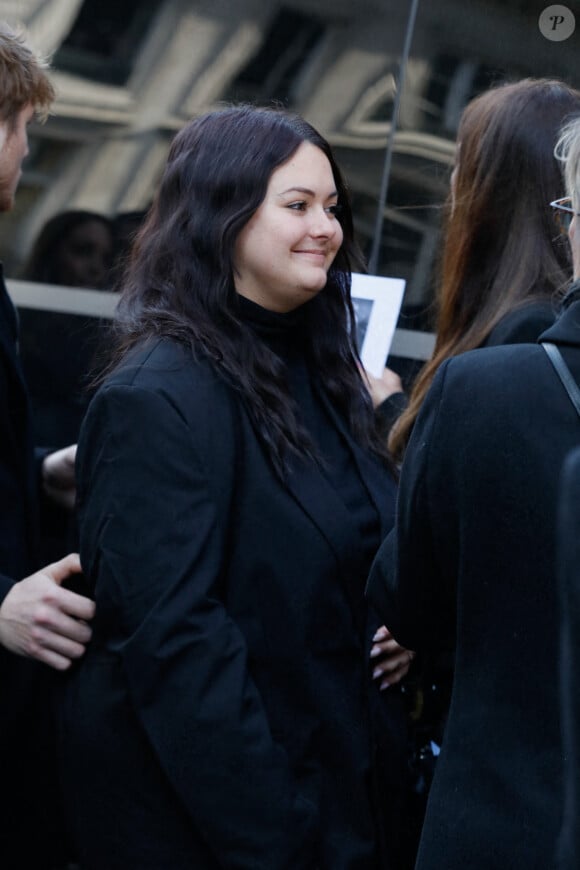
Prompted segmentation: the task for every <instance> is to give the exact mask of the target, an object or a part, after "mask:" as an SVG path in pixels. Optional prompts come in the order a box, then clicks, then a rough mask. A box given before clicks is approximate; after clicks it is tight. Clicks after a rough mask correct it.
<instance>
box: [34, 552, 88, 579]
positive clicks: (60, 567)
mask: <svg viewBox="0 0 580 870" xmlns="http://www.w3.org/2000/svg"><path fill="white" fill-rule="evenodd" d="M81 571H82V568H81V560H80V557H79V554H78V553H69V555H68V556H65V557H64V559H60V560H59V561H58V562H52V564H50V565H47V566H46V568H45V569H44V570H43V572H42V573H43V574H48V576H49V577H52V579H53V580H54V581H55V582H56V583H62V582H63V581H64V580H66V579H67V578H68V577H70V576H71V574H80V572H81Z"/></svg>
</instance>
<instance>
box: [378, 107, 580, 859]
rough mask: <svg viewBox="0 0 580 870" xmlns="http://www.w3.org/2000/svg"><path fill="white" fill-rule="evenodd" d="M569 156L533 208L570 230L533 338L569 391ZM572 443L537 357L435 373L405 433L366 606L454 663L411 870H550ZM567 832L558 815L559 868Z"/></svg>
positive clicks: (579, 184)
mask: <svg viewBox="0 0 580 870" xmlns="http://www.w3.org/2000/svg"><path fill="white" fill-rule="evenodd" d="M579 142H580V123H579V121H578V120H576V121H574V122H571V123H570V124H569V126H568V128H567V131H566V132H565V133H564V134H563V136H562V138H561V140H560V144H559V147H558V151H557V153H558V154H560V155H561V157H562V159H563V161H564V162H565V164H566V178H567V184H568V192H569V194H570V196H571V201H568V202H562V201H561V200H560V201H557V202H547V203H546V208H552V209H553V210H554V211H555V212H557V213H558V214H561V215H563V216H568V218H570V217H571V218H572V223H571V224H570V241H571V243H572V246H571V250H572V257H573V267H574V269H573V274H574V278H575V279H576V281H575V283H574V284H573V285H572V287H571V288H570V290H569V291H568V293H567V294H566V296H565V298H564V300H563V301H562V312H561V314H560V316H559V317H558V319H557V320H556V321H555V323H554V324H553V325H552V326H551V327H550V328H549V329H547V330H546V331H545V332H544V333H543V336H542V342H545V343H547V344H551V345H552V351H554V350H556V352H559V353H560V355H561V357H562V358H563V360H564V363H565V364H566V365H567V367H568V368H569V370H570V372H569V377H570V379H571V380H572V381H575V382H576V384H578V383H579V382H580V301H579V299H580V293H579V290H580V286H579V284H578V279H579V278H580V245H579V241H580V235H579V233H578V220H579V215H580V173H579V171H578V157H579V155H580V148H579V147H578V143H579ZM579 432H580V421H579V419H578V413H577V410H576V408H575V407H574V405H573V404H572V402H571V401H570V398H569V396H568V394H567V392H566V390H565V389H564V387H563V385H562V382H561V381H560V379H559V378H558V376H557V374H556V372H555V370H554V367H553V365H552V362H551V360H550V359H549V358H548V354H547V353H546V352H545V350H544V348H543V347H542V346H541V344H540V343H533V344H532V343H529V344H511V345H504V346H501V347H490V348H484V349H480V350H474V351H472V352H470V353H465V354H461V355H460V356H457V357H453V358H451V359H447V360H446V361H445V362H443V363H442V365H441V366H440V369H439V371H438V372H437V375H436V376H435V378H434V380H433V384H432V386H431V388H430V390H429V392H428V394H427V396H426V397H425V401H424V402H423V405H422V407H421V410H420V412H419V415H418V417H417V420H416V423H415V425H414V427H413V432H412V435H411V438H410V441H409V445H408V447H407V450H406V453H405V460H404V462H403V466H402V469H401V480H400V489H399V495H398V499H397V520H396V525H395V529H394V531H393V533H391V534H390V535H389V536H388V537H387V539H386V540H385V542H384V543H383V544H382V545H381V548H380V550H379V553H378V555H377V558H376V559H375V562H374V565H373V569H372V571H371V575H370V580H369V594H370V596H371V598H372V600H373V601H374V602H375V604H376V606H377V607H378V608H379V612H380V613H381V614H382V615H383V618H384V619H385V622H386V624H387V625H388V627H389V629H390V630H391V631H392V633H393V635H394V637H395V638H396V639H397V640H398V641H399V643H402V644H405V645H406V646H409V647H411V648H413V649H417V650H418V651H422V652H424V653H425V654H426V655H428V656H431V655H433V654H434V653H436V652H438V651H440V650H442V649H443V650H446V649H450V648H452V649H453V653H454V676H453V689H452V696H451V705H450V708H449V718H448V721H447V725H446V729H445V737H444V740H443V746H442V749H441V755H440V757H439V759H438V761H437V766H436V769H435V777H434V780H433V786H432V788H431V792H430V795H429V801H428V804H427V813H426V817H425V824H424V828H423V832H422V836H421V844H420V848H419V855H418V860H417V870H441V868H442V867H445V870H464V868H469V870H489V868H491V867H493V868H502V870H503V868H514V870H515V868H518V870H519V868H532V867H533V868H544V867H552V866H555V865H554V857H555V850H556V839H557V836H558V831H559V829H560V826H561V822H562V781H563V774H564V773H565V772H566V776H568V771H566V766H568V767H572V768H573V765H571V764H570V760H569V759H568V758H567V757H566V755H565V751H564V749H565V748H566V749H567V748H570V745H569V743H567V744H566V746H565V747H564V745H563V743H562V733H561V732H562V727H561V725H562V723H561V717H560V709H559V674H558V656H559V627H560V609H559V603H558V577H557V563H556V556H557V546H556V543H557V539H556V529H557V512H558V504H559V498H560V488H559V481H560V472H561V468H562V465H563V463H564V460H565V458H566V457H567V456H568V454H569V452H570V450H571V449H572V448H573V447H576V446H577V444H578V434H579ZM576 691H577V686H574V692H576ZM566 724H567V728H569V721H567V723H566ZM566 736H567V738H569V731H568V730H567V732H566ZM572 806H573V805H571V804H568V807H567V809H568V810H570V809H571V807H572ZM573 825H574V820H573V819H571V818H570V816H567V818H566V825H565V828H564V840H563V843H562V845H563V848H564V849H565V852H566V855H567V859H566V860H569V858H570V851H569V850H570V848H571V846H573V842H574V840H573V838H574V837H575V831H574V828H573ZM577 864H578V855H577V854H576V855H574V862H573V866H574V867H576V866H577ZM562 866H569V865H567V864H566V865H562Z"/></svg>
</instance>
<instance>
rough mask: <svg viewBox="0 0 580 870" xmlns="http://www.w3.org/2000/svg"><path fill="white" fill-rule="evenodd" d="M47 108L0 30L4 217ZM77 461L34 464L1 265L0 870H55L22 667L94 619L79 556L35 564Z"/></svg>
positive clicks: (54, 660)
mask: <svg viewBox="0 0 580 870" xmlns="http://www.w3.org/2000/svg"><path fill="white" fill-rule="evenodd" d="M53 99H54V88H53V86H52V84H51V82H50V79H49V78H48V75H47V67H46V64H45V63H44V62H43V61H42V60H40V59H39V58H38V57H37V56H36V55H35V54H34V52H33V51H32V49H31V48H30V47H29V46H28V44H27V43H26V41H25V39H24V37H23V36H22V35H21V34H19V33H17V32H15V31H14V30H12V29H11V28H10V27H8V25H6V24H3V23H0V211H9V210H10V209H11V208H12V205H13V203H14V195H15V192H16V188H17V186H18V181H19V179H20V176H21V164H22V161H23V159H24V158H25V157H26V155H27V153H28V136H27V125H28V123H29V122H30V121H31V120H32V119H33V118H34V117H35V116H36V117H41V118H42V117H45V116H46V114H47V112H48V109H49V107H50V105H51V103H52V101H53ZM74 456H75V448H74V447H72V448H66V449H64V450H59V451H57V452H55V453H46V452H41V453H39V454H38V456H37V457H36V458H35V455H34V451H33V446H32V434H31V419H30V410H29V400H28V394H27V391H26V386H25V383H24V378H23V374H22V368H21V365H20V359H19V356H18V323H17V317H16V312H15V310H14V306H13V304H12V302H11V300H10V298H9V296H8V293H7V291H6V287H5V285H4V280H3V277H2V273H1V266H0V492H1V494H2V506H1V509H0V647H1V648H0V745H1V746H2V751H3V761H2V789H3V793H4V795H5V800H4V802H3V805H2V813H1V814H0V855H1V856H2V867H3V868H4V870H9V868H13V867H14V868H16V867H17V868H19V870H27V868H38V867H41V866H42V867H47V866H51V865H50V864H49V862H50V855H51V843H50V842H49V839H48V838H49V834H50V830H52V824H53V820H52V819H51V818H50V814H51V811H52V807H53V806H54V803H55V800H54V794H53V793H51V794H50V798H49V797H48V796H47V793H46V792H43V788H46V782H45V781H44V777H45V770H44V765H45V763H46V761H47V757H48V756H49V755H50V747H49V745H48V742H47V739H48V738H47V731H46V730H45V726H46V723H45V719H44V714H45V712H46V690H47V686H48V683H47V676H46V673H43V672H41V669H40V668H39V667H38V666H36V664H35V663H33V662H29V661H26V660H25V658H33V659H37V660H38V661H40V662H42V663H43V664H45V665H49V666H51V667H52V668H56V669H57V670H64V669H66V668H68V667H69V666H70V664H71V662H72V661H73V659H76V658H78V657H79V656H80V655H82V653H83V652H84V648H85V647H84V645H85V644H86V643H87V641H88V640H89V639H90V636H91V630H90V628H89V626H88V625H87V620H89V619H90V618H91V617H92V615H93V612H94V604H93V602H91V601H89V600H88V599H86V598H84V597H83V596H80V595H77V594H76V593H74V592H73V591H71V590H70V589H65V588H62V586H61V584H62V583H64V582H65V581H66V580H69V579H70V578H71V577H72V576H73V575H74V574H78V572H79V571H80V563H79V558H78V556H77V555H76V554H71V555H69V556H68V557H66V558H64V559H62V560H60V561H59V562H57V563H55V564H52V565H49V566H47V567H46V568H43V569H40V570H39V565H38V562H37V559H36V557H35V550H36V543H37V539H38V535H37V532H38V529H37V502H38V497H39V489H42V490H43V491H44V494H45V495H47V496H49V497H53V498H54V499H55V500H56V501H58V502H60V503H61V504H68V505H71V506H72V501H73V499H74ZM22 578H24V579H22ZM15 580H18V582H15ZM14 653H16V654H17V655H12V654H14ZM49 787H50V786H49ZM47 791H48V788H47ZM49 829H50V830H49ZM31 832H32V834H33V836H30V834H31Z"/></svg>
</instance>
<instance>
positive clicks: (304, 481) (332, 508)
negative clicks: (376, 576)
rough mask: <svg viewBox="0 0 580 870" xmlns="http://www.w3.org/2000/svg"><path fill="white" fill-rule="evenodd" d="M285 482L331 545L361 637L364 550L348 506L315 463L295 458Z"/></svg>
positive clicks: (362, 631)
mask: <svg viewBox="0 0 580 870" xmlns="http://www.w3.org/2000/svg"><path fill="white" fill-rule="evenodd" d="M286 486H287V487H288V490H289V491H290V493H291V495H292V496H293V498H294V499H295V500H296V501H297V502H298V504H299V505H300V507H301V508H302V510H303V511H304V512H305V513H306V514H307V515H308V516H309V518H310V520H311V521H312V522H313V523H314V525H315V526H316V527H317V528H318V530H319V532H320V533H321V534H322V535H323V536H324V538H325V539H326V542H327V543H328V545H329V546H330V548H331V549H332V551H333V553H334V555H335V557H336V563H337V568H338V572H337V573H338V577H339V580H340V583H341V585H342V587H343V589H344V592H345V595H346V597H347V599H348V602H349V605H350V610H351V613H352V617H353V621H354V625H355V627H356V629H357V631H358V633H359V636H360V637H361V638H362V637H363V636H364V627H365V626H364V614H363V607H362V606H361V603H362V600H363V590H362V589H361V587H360V573H361V565H362V560H363V551H362V544H361V540H360V535H359V532H358V530H357V529H356V528H354V526H353V522H352V518H351V516H350V514H349V512H348V510H347V509H346V508H345V506H344V504H343V503H342V501H341V500H340V498H339V497H338V495H337V493H336V491H335V490H334V488H333V487H332V486H331V484H330V483H329V482H328V481H327V480H326V478H325V476H324V474H323V473H322V472H321V471H320V470H319V469H318V467H316V466H314V465H313V464H311V463H306V462H304V461H303V460H296V461H295V462H294V463H293V465H292V468H291V470H290V471H289V473H288V475H287V477H286Z"/></svg>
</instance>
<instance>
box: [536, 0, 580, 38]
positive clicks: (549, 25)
mask: <svg viewBox="0 0 580 870" xmlns="http://www.w3.org/2000/svg"><path fill="white" fill-rule="evenodd" d="M538 27H539V28H540V32H541V34H542V36H545V37H546V39H549V40H550V41H551V42H563V41H564V40H565V39H569V38H570V37H571V36H572V34H573V33H574V30H575V29H576V19H575V18H574V13H573V12H572V10H571V9H568V7H567V6H560V5H555V6H547V7H546V9H544V11H543V12H542V14H541V15H540V18H539V20H538Z"/></svg>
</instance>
